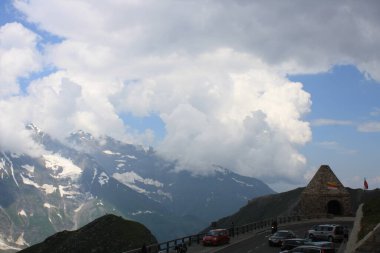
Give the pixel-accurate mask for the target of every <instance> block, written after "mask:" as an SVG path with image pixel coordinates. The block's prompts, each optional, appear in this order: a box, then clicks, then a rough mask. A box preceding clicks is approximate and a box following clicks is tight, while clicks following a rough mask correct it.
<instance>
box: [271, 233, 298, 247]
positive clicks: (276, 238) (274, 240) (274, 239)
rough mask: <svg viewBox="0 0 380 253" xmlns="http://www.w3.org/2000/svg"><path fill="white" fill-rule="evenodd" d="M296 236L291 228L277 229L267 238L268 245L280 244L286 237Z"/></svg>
mask: <svg viewBox="0 0 380 253" xmlns="http://www.w3.org/2000/svg"><path fill="white" fill-rule="evenodd" d="M291 238H296V234H294V232H293V231H291V230H278V231H277V232H276V233H274V234H273V235H271V236H270V237H269V239H268V244H269V246H280V245H281V244H282V242H283V241H284V240H286V239H291Z"/></svg>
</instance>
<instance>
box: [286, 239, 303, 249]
mask: <svg viewBox="0 0 380 253" xmlns="http://www.w3.org/2000/svg"><path fill="white" fill-rule="evenodd" d="M308 241H309V240H308V239H303V238H292V239H286V240H284V241H282V244H281V250H291V249H294V248H296V247H298V246H302V245H305V244H306V243H307V242H308Z"/></svg>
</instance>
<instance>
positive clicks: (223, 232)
mask: <svg viewBox="0 0 380 253" xmlns="http://www.w3.org/2000/svg"><path fill="white" fill-rule="evenodd" d="M229 242H230V236H229V234H228V230H227V229H221V228H220V229H213V230H210V231H208V233H207V234H206V235H205V236H204V237H203V239H202V243H203V245H205V246H207V245H221V244H225V243H229Z"/></svg>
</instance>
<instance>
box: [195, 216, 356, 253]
mask: <svg viewBox="0 0 380 253" xmlns="http://www.w3.org/2000/svg"><path fill="white" fill-rule="evenodd" d="M353 220H354V218H353V217H347V218H344V219H341V220H339V219H329V220H314V221H309V222H302V223H297V224H284V225H280V226H279V230H281V229H286V230H292V231H293V232H295V234H296V235H297V237H300V238H304V237H305V234H306V232H307V230H308V229H310V227H312V226H313V225H317V224H328V223H330V224H340V225H344V226H347V227H348V228H349V230H351V229H352V226H353ZM269 236H270V231H269V230H262V231H259V232H253V233H247V234H243V235H239V236H238V237H234V238H231V242H230V243H229V244H227V245H221V246H217V247H204V246H202V245H197V246H194V247H193V246H192V247H189V249H188V253H192V252H197V253H233V252H234V253H236V252H238V253H240V252H241V253H255V252H260V253H275V252H276V253H277V252H280V248H279V247H270V246H269V245H268V237H269ZM340 245H341V243H339V242H336V243H335V248H336V249H337V251H338V249H339V247H340Z"/></svg>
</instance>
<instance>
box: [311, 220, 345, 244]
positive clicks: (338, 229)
mask: <svg viewBox="0 0 380 253" xmlns="http://www.w3.org/2000/svg"><path fill="white" fill-rule="evenodd" d="M308 236H309V238H310V239H313V240H327V241H329V242H334V241H342V240H343V238H344V227H343V226H341V225H336V224H324V225H315V226H313V227H312V228H311V229H310V230H309V231H308Z"/></svg>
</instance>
